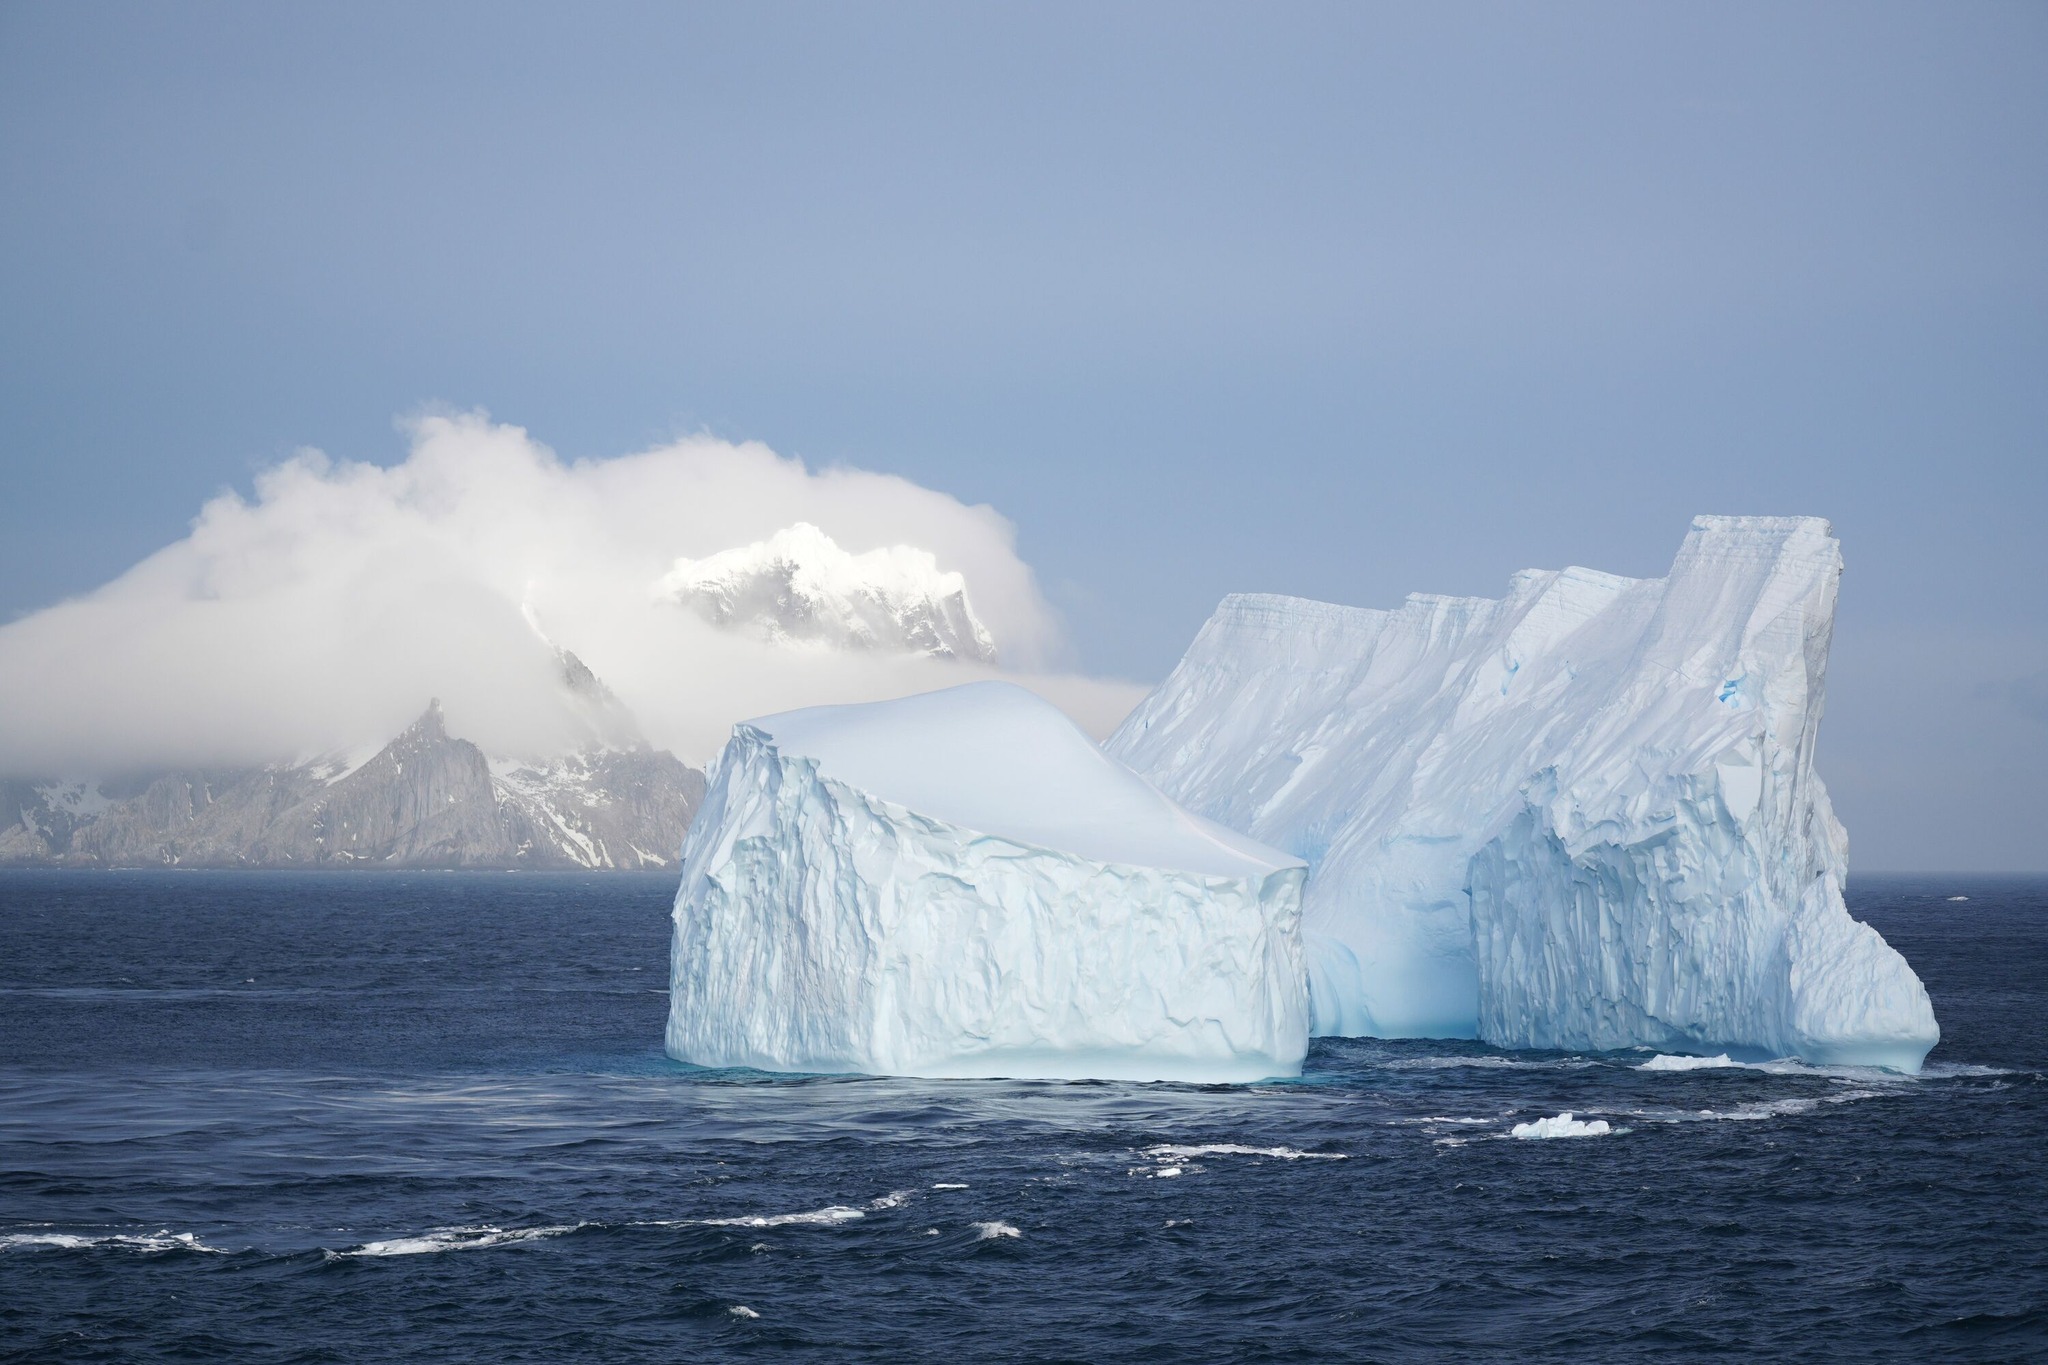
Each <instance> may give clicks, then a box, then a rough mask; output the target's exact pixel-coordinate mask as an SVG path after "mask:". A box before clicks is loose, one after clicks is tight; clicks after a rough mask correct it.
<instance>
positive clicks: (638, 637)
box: [0, 414, 1140, 774]
mask: <svg viewBox="0 0 2048 1365" xmlns="http://www.w3.org/2000/svg"><path fill="white" fill-rule="evenodd" d="M410 434H411V441H412V447H411V451H410V454H409V455H408V457H407V458H406V459H405V460H404V461H403V462H402V463H400V464H397V465H394V466H390V467H382V466H377V465H370V464H355V463H345V462H344V463H337V462H334V461H331V460H329V459H328V458H327V457H326V456H324V455H322V454H320V453H319V452H317V451H307V452H303V453H301V454H299V455H298V456H296V457H294V458H292V459H290V460H287V461H286V462H284V463H283V464H280V465H277V466H275V467H272V468H270V469H267V470H265V471H263V472H262V473H261V474H260V475H259V476H258V477H257V479H256V481H255V490H254V497H253V498H252V499H244V498H242V497H239V496H237V495H235V494H232V493H226V494H222V495H221V496H220V497H217V498H215V499H214V500H213V501H211V502H209V503H207V504H206V506H205V507H204V508H203V509H202V510H201V511H200V513H199V515H198V517H197V518H196V519H195V520H194V521H193V523H192V531H191V534H190V535H189V536H187V537H186V538H185V539H183V540H181V541H178V542H177V543H175V544H173V545H170V546H167V547H165V548H164V549H162V550H160V551H158V552H157V553H156V554H153V555H151V556H150V557H149V558H147V559H145V560H144V561H142V562H141V563H140V564H137V565H136V566H135V567H134V568H132V569H130V570H129V571H128V572H127V573H125V574H123V575H121V576H120V577H119V578H117V579H115V580H114V581H113V582H111V583H109V584H107V585H106V586H104V587H102V588H100V589H98V590H97V591H95V592H92V593H90V594H88V595H86V596H84V597H80V598H77V599H74V600H71V601H67V602H63V603H60V604H58V605H56V606H53V607H49V608H47V609H45V610H43V611H40V612H36V613H34V614H32V615H30V616H27V617H24V618H23V619H21V620H18V621H15V622H13V623H11V624H9V625H7V626H5V627H0V715H4V717H5V723H4V725H0V772H13V773H59V772H63V773H97V774H105V773H111V772H120V771H135V770H140V769H147V768H152V767H160V766H169V765H186V764H242V763H255V762H267V761H274V760H276V759H279V758H283V757H291V756H302V755H309V754H313V753H318V752H325V751H328V750H333V749H338V748H346V747H351V746H356V745H361V744H364V743H374V742H380V741H382V740H383V739H386V738H389V737H390V736H391V735H392V734H394V733H396V731H397V730H398V729H399V728H401V727H402V726H404V725H405V724H406V723H407V722H408V721H410V720H411V719H413V718H414V717H415V716H416V715H418V713H419V712H420V711H421V710H422V709H423V708H424V707H425V705H426V703H427V701H428V699H429V698H431V697H437V696H438V697H439V698H441V700H442V702H443V705H444V707H445V709H446V710H447V713H448V720H449V725H450V728H451V729H453V730H454V731H455V732H456V733H458V734H462V735H465V736H466V737H468V738H471V739H474V740H475V741H477V742H478V743H479V744H481V745H482V746H483V747H484V748H485V749H486V750H489V751H492V752H499V753H506V754H522V753H524V754H542V753H548V752H555V751H558V750H559V749H561V748H563V747H566V746H568V745H570V744H573V743H574V742H575V741H576V740H577V738H578V737H579V736H580V734H581V733H582V731H581V730H580V729H579V725H580V722H579V719H578V717H577V715H576V713H575V711H574V709H573V708H572V707H570V706H569V705H567V704H566V703H565V697H564V693H563V690H562V688H561V686H560V684H559V675H558V666H557V664H556V661H555V659H554V657H553V655H552V653H551V652H550V651H549V650H547V649H546V648H544V647H542V646H541V645H540V643H539V641H538V640H537V639H536V636H535V633H534V625H535V624H537V625H538V626H539V627H540V628H541V629H543V630H544V631H545V632H546V634H547V635H548V636H549V637H550V638H551V639H552V640H553V641H554V642H556V643H558V644H560V645H562V646H563V647H565V648H567V649H570V650H572V651H574V652H575V653H576V654H577V655H579V656H580V657H581V658H582V659H583V660H584V661H585V662H586V663H588V664H589V665H590V667H591V668H592V669H594V670H595V671H596V673H597V674H598V676H599V677H600V678H602V679H603V680H604V681H605V682H606V683H607V684H609V685H610V687H611V688H612V689H613V690H614V691H615V692H616V693H617V694H618V696H619V697H620V699H621V700H622V701H624V702H625V703H626V705H627V706H629V707H630V708H632V710H633V711H634V712H635V714H636V715H637V716H638V718H639V720H640V722H641V725H642V727H643V729H644V730H645V731H646V733H647V736H648V738H649V739H651V740H652V741H653V742H655V743H656V744H658V745H661V746H663V747H667V748H671V749H674V750H675V751H676V752H677V753H679V754H681V755H682V756H683V757H685V758H687V759H690V760H692V761H696V762H703V761H705V760H708V759H709V758H710V757H711V755H712V754H713V753H715V752H716V750H717V748H718V746H719V745H720V744H721V743H723V741H724V738H725V735H726V734H727V732H728V731H729V730H730V728H731V725H732V723H733V722H734V721H735V720H739V719H743V718H745V717H747V716H753V715H761V714H765V713H769V712H773V711H777V710H783V709H787V708H789V707H793V706H802V705H814V704H819V703H825V702H834V701H848V700H863V699H870V698H876V697H885V696H896V695H902V694H904V693H908V692H914V691H922V690H928V689H930V688H935V687H944V686H948V685H950V684H952V683H956V682H962V681H967V680H969V679H970V678H976V677H987V676H991V675H992V674H993V673H994V672H995V670H994V669H993V668H991V667H990V666H987V665H982V664H976V663H971V662H966V661H960V660H946V659H935V658H927V657H918V656H912V655H905V654H900V653H892V652H887V651H876V650H868V651H840V650H832V649H826V648H819V647H815V646H813V647H808V648H802V647H791V646H789V645H787V644H777V643H775V642H773V641H770V640H766V639H763V638H761V637H760V636H759V635H758V634H750V633H740V632H734V631H730V630H721V629H720V628H719V627H718V626H716V625H715V624H713V623H711V622H709V621H707V620H706V619H704V618H703V616H702V615H701V614H699V613H693V612H690V611H688V610H686V609H684V608H682V607H680V606H678V604H677V603H676V602H675V601H674V599H673V596H672V595H668V596H664V595H663V594H661V593H659V592H657V591H656V590H655V587H656V585H657V584H659V583H660V581H661V580H662V578H663V577H664V575H666V574H668V573H670V572H671V571H672V569H673V568H674V565H675V563H676V561H677V560H678V559H685V558H688V559H699V558H704V557H707V556H711V555H715V554H718V553H720V552H722V551H726V550H730V549H733V548H735V547H739V546H745V545H749V544H753V543H755V542H760V541H765V540H768V539H770V538H771V537H772V536H774V535H775V533H776V532H778V531H781V530H783V529H784V528H786V527H789V526H791V525H792V524H795V523H798V522H805V523H809V524H811V525H814V526H816V527H818V528H820V529H821V530H822V531H823V532H824V533H825V534H826V535H827V536H829V537H831V539H832V540H833V541H835V542H836V543H837V544H838V545H839V546H841V547H843V548H844V549H845V550H846V551H848V552H850V553H852V554H855V555H859V554H865V553H867V552H869V551H873V550H880V549H886V548H889V547H894V546H911V547H916V548H917V549H920V550H924V551H928V552H929V553H930V554H931V555H932V557H933V558H934V560H935V561H936V564H937V566H938V567H939V568H940V569H941V570H943V571H946V572H950V573H957V574H959V575H960V576H961V578H962V579H964V580H965V582H966V584H967V590H968V594H969V597H970V598H971V601H972V603H973V609H974V613H975V615H976V616H977V617H978V618H979V619H980V621H981V622H983V623H984V624H985V625H986V627H987V629H988V632H989V634H990V635H991V636H993V637H994V639H995V641H996V643H997V645H998V647H999V648H1000V650H1001V657H1002V660H1003V663H1004V665H1005V667H1006V668H1007V669H1009V670H1011V671H1009V672H1007V673H1006V674H1005V675H1004V676H1010V677H1013V678H1016V679H1017V680H1018V681H1020V682H1024V683H1025V684H1026V685H1028V686H1033V687H1035V688H1036V689H1037V690H1039V691H1041V692H1042V693H1044V694H1046V695H1047V696H1049V697H1050V698H1051V699H1053V700H1054V701H1055V702H1057V703H1058V704H1060V705H1061V706H1063V707H1065V708H1066V709H1067V710H1068V711H1069V713H1070V714H1073V715H1074V716H1075V718H1076V719H1077V720H1079V721H1081V723H1082V724H1083V725H1084V726H1085V727H1087V728H1089V729H1090V730H1092V731H1093V732H1095V733H1097V734H1101V733H1103V732H1104V731H1105V730H1106V729H1107V728H1108V727H1109V726H1111V725H1114V723H1115V722H1116V720H1117V719H1119V718H1120V717H1121V715H1122V714H1123V712H1124V711H1126V710H1128V709H1129V707H1130V705H1131V704H1132V703H1133V702H1134V701H1135V700H1136V697H1137V695H1138V693H1139V691H1140V689H1138V688H1136V687H1134V686H1133V685H1131V684H1127V683H1117V682H1110V681H1105V680H1097V679H1089V678H1084V677H1079V676H1074V675H1062V674H1057V673H1053V672H1048V671H1047V670H1048V669H1049V668H1050V666H1051V665H1053V664H1054V663H1055V662H1056V661H1057V660H1058V659H1059V657H1060V651H1061V649H1062V637H1061V632H1060V628H1059V622H1058V620H1057V617H1056V615H1055V614H1054V612H1053V611H1052V609H1051V608H1050V607H1049V606H1048V605H1047V603H1046V601H1045V599H1044V598H1043V597H1042V596H1041V595H1040V593H1039V590H1038V586H1037V584H1036V582H1035V580H1034V579H1033V577H1032V573H1031V570H1030V569H1029V567H1028V566H1026V565H1025V564H1024V563H1023V562H1022V561H1021V560H1020V559H1019V558H1018V557H1017V552H1016V546H1015V536H1014V532H1013V528H1012V527H1011V526H1010V524H1009V523H1008V522H1007V521H1006V520H1004V519H1003V518H1002V517H1001V516H1000V515H998V514H997V513H996V512H995V511H994V510H993V509H991V508H988V507H985V506H980V507H969V506H966V505H964V504H962V503H960V502H958V501H956V500H955V499H953V498H950V497H948V496H946V495H944V494H942V493H937V492H934V491H932V490H930V489H927V488H922V487H919V486H918V485H916V484H914V483H911V482H909V481H907V480H905V479H901V478H897V477H894V476H890V475H883V474H873V473H868V472H865V471H862V470H855V469H842V468H834V469H825V470H811V469H808V468H806V467H805V465H804V464H803V463H802V462H801V461H799V460H795V459H790V458H787V457H784V456H780V455H777V454H776V453H775V452H773V451H772V450H770V449H768V448H767V447H766V446H763V445H760V444H758V443H753V442H748V443H742V444H733V443H729V442H725V441H719V440H714V439H711V438H708V437H694V438H690V439H686V440H682V441H678V442H676V443H674V444H671V445H666V446H662V447H659V448H657V449H653V450H648V451H643V452H641V453H639V454H634V455H627V456H624V457H621V458H617V459H609V460H592V461H578V462H574V463H564V462H563V461H561V460H560V459H558V458H556V456H555V455H554V454H553V453H552V452H551V451H549V450H548V449H547V448H546V447H544V446H542V445H540V444H538V443H536V442H535V441H534V440H532V439H531V438H530V437H529V436H528V435H527V433H526V432H525V431H523V430H521V429H520V428H518V427H513V426H507V425H503V424H499V423H493V422H491V421H489V420H488V419H487V418H485V417H484V416H482V415H481V414H469V415H460V416H430V417H425V418H421V419H419V420H417V421H416V422H414V423H413V424H412V425H411V427H410Z"/></svg>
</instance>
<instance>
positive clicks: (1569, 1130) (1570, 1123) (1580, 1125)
mask: <svg viewBox="0 0 2048 1365" xmlns="http://www.w3.org/2000/svg"><path fill="white" fill-rule="evenodd" d="M1613 1131H1614V1130H1613V1129H1612V1128H1609V1127H1608V1126H1607V1120H1606V1119H1577V1118H1573V1117H1572V1111H1571V1110H1569V1109H1567V1110H1565V1111H1564V1112H1563V1113H1562V1114H1559V1115H1558V1116H1557V1117H1556V1118H1549V1119H1536V1120H1534V1121H1532V1122H1529V1123H1518V1124H1516V1125H1515V1126H1514V1127H1513V1128H1512V1129H1510V1130H1509V1134H1508V1135H1509V1136H1510V1137H1518V1138H1569V1137H1604V1136H1606V1135H1607V1134H1608V1133H1611V1132H1613Z"/></svg>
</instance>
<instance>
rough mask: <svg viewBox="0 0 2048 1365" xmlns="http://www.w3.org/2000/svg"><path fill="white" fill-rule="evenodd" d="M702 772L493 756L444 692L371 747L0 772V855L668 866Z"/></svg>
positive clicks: (91, 862)
mask: <svg viewBox="0 0 2048 1365" xmlns="http://www.w3.org/2000/svg"><path fill="white" fill-rule="evenodd" d="M703 795H704V775H703V774H702V773H700V772H698V771H697V770H695V769H693V768H690V767H687V766H685V765H684V764H683V763H682V762H681V761H680V760H678V759H677V758H676V757H675V756H674V755H673V754H669V753H667V752H664V751H661V750H656V749H652V748H649V747H648V746H647V745H645V744H632V745H627V746H605V745H592V746H591V747H589V748H587V749H585V750H583V751H582V752H580V753H577V754H572V755H567V756H563V757H558V758H554V759H550V760H547V761H521V760H513V759H497V760H494V759H491V758H489V757H487V756H486V755H485V754H484V752H483V751H482V750H480V749H479V748H477V746H476V745H474V744H471V743H470V742H469V741H467V740H464V739H460V738H457V737H455V736H452V735H450V734H449V733H448V730H447V726H446V724H445V722H444V720H443V718H442V715H441V710H440V707H439V705H438V704H437V705H433V706H430V707H429V708H428V709H427V712H426V714H425V715H423V716H421V717H420V718H419V720H417V721H415V722H414V723H413V724H412V725H411V726H409V727H407V729H406V730H405V731H404V733H402V734H400V735H399V736H398V737H397V738H396V739H394V740H392V741H391V742H390V743H389V744H387V745H385V746H384V747H383V748H382V749H380V750H378V751H377V752H376V753H375V754H374V755H373V756H372V757H370V758H369V759H368V761H366V762H362V763H354V762H352V761H351V760H350V759H348V758H343V757H329V758H323V759H318V760H315V761H313V762H310V763H303V764H296V765H275V766H272V767H266V768H256V769H224V770H211V771H195V772H174V773H162V774H154V775H151V776H148V777H146V778H141V779H133V780H130V781H127V782H125V783H123V782H51V781H36V780H20V779H15V780H0V820H5V821H7V824H6V825H5V826H4V827H0V863H13V864H24V863H27V864H58V865H72V866H101V867H156V866H180V867H328V868H333V867H470V868H514V867H531V868H549V867H553V868H575V867H585V868H650V869H652V868H666V867H674V866H676V865H677V861H678V857H679V854H680V850H681V847H682V841H683V833H684V831H685V830H687V829H688V828H689V824H690V820H691V818H692V817H693V816H694V815H695V814H696V811H697V805H698V803H699V802H700V801H701V800H702V799H703Z"/></svg>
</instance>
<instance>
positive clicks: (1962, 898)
mask: <svg viewBox="0 0 2048 1365" xmlns="http://www.w3.org/2000/svg"><path fill="white" fill-rule="evenodd" d="M1949 899H1950V900H1951V901H1966V900H1968V899H1969V897H1968V896H1950V897H1949Z"/></svg>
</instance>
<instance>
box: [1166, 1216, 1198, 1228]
mask: <svg viewBox="0 0 2048 1365" xmlns="http://www.w3.org/2000/svg"><path fill="white" fill-rule="evenodd" d="M1194 1221H1195V1220H1194V1219H1192V1218H1169V1219H1167V1220H1166V1226H1167V1227H1170V1228H1184V1227H1186V1226H1187V1225H1188V1224H1190V1223H1192V1222H1194Z"/></svg>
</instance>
